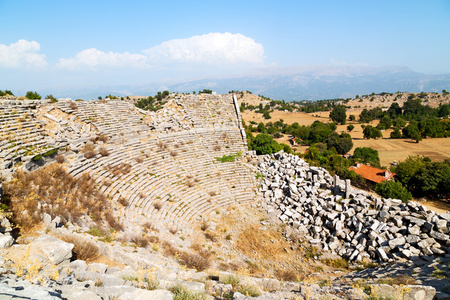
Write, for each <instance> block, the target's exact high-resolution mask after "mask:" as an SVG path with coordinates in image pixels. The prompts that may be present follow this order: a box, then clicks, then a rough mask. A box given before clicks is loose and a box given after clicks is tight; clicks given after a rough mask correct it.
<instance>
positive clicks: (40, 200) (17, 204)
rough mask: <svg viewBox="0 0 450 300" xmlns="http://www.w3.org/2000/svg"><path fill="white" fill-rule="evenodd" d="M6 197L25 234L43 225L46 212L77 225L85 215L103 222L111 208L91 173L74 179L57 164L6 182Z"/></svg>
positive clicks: (18, 172)
mask: <svg viewBox="0 0 450 300" xmlns="http://www.w3.org/2000/svg"><path fill="white" fill-rule="evenodd" d="M4 196H5V202H6V204H7V205H8V207H9V208H10V210H11V211H12V213H13V216H12V220H13V222H14V223H15V224H17V225H18V226H20V228H22V229H24V230H25V231H26V230H28V229H30V228H32V227H33V226H35V225H36V224H38V223H40V222H41V221H42V217H43V215H44V213H47V214H49V215H50V216H51V217H52V218H55V217H56V216H59V217H61V218H62V220H63V223H64V222H67V221H70V222H72V223H73V224H77V223H78V221H79V220H80V217H81V216H82V215H89V216H90V217H91V219H92V220H94V221H96V222H99V223H100V222H101V220H102V219H104V217H105V214H106V213H108V212H109V211H110V209H111V208H110V207H109V205H108V203H107V201H106V198H105V197H104V196H103V195H102V194H100V193H98V191H97V190H96V188H95V182H94V181H93V179H92V178H91V177H90V176H89V175H88V174H86V173H85V174H83V175H82V176H81V177H80V178H74V177H73V176H71V175H70V174H68V173H67V172H66V171H65V170H64V168H63V167H62V165H61V164H56V163H55V164H51V165H48V166H45V167H43V168H41V169H39V170H37V171H34V172H23V171H21V170H18V171H17V173H16V175H15V178H14V179H13V180H11V181H9V182H7V183H4Z"/></svg>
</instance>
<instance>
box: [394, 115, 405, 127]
mask: <svg viewBox="0 0 450 300" xmlns="http://www.w3.org/2000/svg"><path fill="white" fill-rule="evenodd" d="M393 123H394V126H396V127H400V128H402V127H405V126H406V121H405V120H404V119H402V118H400V117H398V118H397V119H395V120H394V122H393Z"/></svg>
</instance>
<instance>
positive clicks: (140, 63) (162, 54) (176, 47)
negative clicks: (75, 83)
mask: <svg viewBox="0 0 450 300" xmlns="http://www.w3.org/2000/svg"><path fill="white" fill-rule="evenodd" d="M263 61H264V48H263V46H262V45H261V44H259V43H256V42H255V41H254V40H253V39H251V38H249V37H246V36H244V35H242V34H239V33H237V34H232V33H228V32H226V33H208V34H205V35H199V36H193V37H190V38H187V39H175V40H170V41H166V42H163V43H161V44H160V45H157V46H155V47H152V48H149V49H146V50H143V51H142V53H141V54H138V53H129V52H124V53H117V52H103V51H100V50H98V49H95V48H91V49H86V50H83V51H81V52H78V53H77V54H76V55H75V56H74V57H70V58H61V59H60V60H59V63H58V66H59V67H63V68H68V69H85V68H89V69H93V70H95V69H102V68H128V69H130V68H131V69H145V68H153V69H156V68H158V69H164V68H166V67H169V66H170V67H171V68H173V67H174V65H188V66H192V65H195V66H197V67H201V66H211V65H213V66H216V67H219V68H220V67H223V68H228V67H230V66H232V67H235V66H242V65H262V64H263ZM180 67H181V66H180Z"/></svg>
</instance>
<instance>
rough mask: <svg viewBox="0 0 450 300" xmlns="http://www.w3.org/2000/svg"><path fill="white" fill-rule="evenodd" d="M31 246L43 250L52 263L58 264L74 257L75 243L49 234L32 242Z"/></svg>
mask: <svg viewBox="0 0 450 300" xmlns="http://www.w3.org/2000/svg"><path fill="white" fill-rule="evenodd" d="M31 247H32V248H33V249H35V250H38V251H41V252H42V254H44V255H45V256H46V257H47V259H48V260H49V261H50V262H51V263H52V264H55V265H58V264H60V263H61V262H63V261H64V260H67V259H70V258H71V257H72V249H73V247H74V245H73V244H70V243H66V242H64V241H61V240H59V239H57V238H54V237H52V236H49V235H42V236H40V237H38V238H37V239H36V240H34V241H33V242H32V243H31Z"/></svg>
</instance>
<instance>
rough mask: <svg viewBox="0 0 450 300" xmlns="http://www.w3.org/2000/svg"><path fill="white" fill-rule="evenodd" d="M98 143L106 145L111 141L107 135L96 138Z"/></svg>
mask: <svg viewBox="0 0 450 300" xmlns="http://www.w3.org/2000/svg"><path fill="white" fill-rule="evenodd" d="M95 139H96V140H97V141H101V142H103V143H106V141H107V140H108V139H109V137H108V136H107V135H106V134H99V135H97V137H96V138H95Z"/></svg>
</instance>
